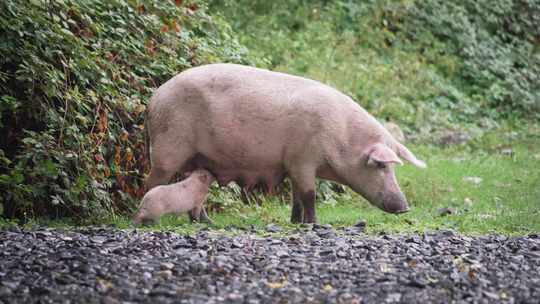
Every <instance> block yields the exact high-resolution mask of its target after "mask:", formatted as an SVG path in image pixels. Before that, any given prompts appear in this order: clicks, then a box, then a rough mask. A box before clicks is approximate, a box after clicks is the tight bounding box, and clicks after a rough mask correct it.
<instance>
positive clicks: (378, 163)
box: [376, 162, 386, 169]
mask: <svg viewBox="0 0 540 304" xmlns="http://www.w3.org/2000/svg"><path fill="white" fill-rule="evenodd" d="M376 164H377V169H384V168H386V164H385V163H383V162H376Z"/></svg>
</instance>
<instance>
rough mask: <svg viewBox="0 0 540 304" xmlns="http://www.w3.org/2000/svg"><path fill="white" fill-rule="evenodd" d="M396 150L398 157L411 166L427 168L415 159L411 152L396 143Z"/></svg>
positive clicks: (423, 163)
mask: <svg viewBox="0 0 540 304" xmlns="http://www.w3.org/2000/svg"><path fill="white" fill-rule="evenodd" d="M397 149H398V154H399V156H401V158H403V159H404V160H406V161H408V162H410V163H411V164H413V165H415V166H417V167H419V168H425V167H427V166H426V163H425V162H423V161H421V160H419V159H417V158H416V156H414V154H412V152H411V151H409V149H407V147H405V146H404V145H402V144H400V143H398V144H397Z"/></svg>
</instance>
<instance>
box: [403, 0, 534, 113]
mask: <svg viewBox="0 0 540 304" xmlns="http://www.w3.org/2000/svg"><path fill="white" fill-rule="evenodd" d="M400 19H401V20H399V19H398V20H396V19H395V18H394V20H393V21H397V22H403V23H404V26H403V28H402V30H403V31H404V32H406V33H407V38H408V39H409V40H410V41H412V42H413V43H418V44H419V45H420V47H421V48H429V47H430V46H431V45H430V41H432V39H425V38H426V37H430V38H431V37H435V38H437V40H439V41H442V42H443V43H444V48H440V49H439V51H440V53H447V54H448V53H449V54H455V55H457V56H459V57H460V58H461V59H462V60H463V62H462V64H461V65H460V66H459V73H458V74H457V75H456V76H457V77H459V79H460V81H461V82H462V84H463V88H464V89H465V90H466V91H467V93H468V94H470V95H472V96H474V95H480V96H484V97H485V99H486V101H487V103H486V106H487V107H488V109H487V111H485V112H486V113H485V114H488V115H491V116H493V117H495V118H499V117H510V116H524V117H532V118H537V119H538V118H540V26H539V25H540V1H538V0H505V1H491V0H464V1H459V2H455V1H443V0H430V1H415V4H414V5H412V6H410V8H409V9H408V11H407V13H406V14H405V15H403V16H402V17H401V18H400ZM434 60H436V58H434Z"/></svg>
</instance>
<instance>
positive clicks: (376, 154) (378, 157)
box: [367, 144, 403, 165]
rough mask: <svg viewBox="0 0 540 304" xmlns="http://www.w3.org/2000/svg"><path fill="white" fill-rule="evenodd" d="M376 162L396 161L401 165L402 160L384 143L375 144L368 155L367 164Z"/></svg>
mask: <svg viewBox="0 0 540 304" xmlns="http://www.w3.org/2000/svg"><path fill="white" fill-rule="evenodd" d="M376 163H383V164H388V163H396V164H400V165H402V164H403V162H402V161H401V160H400V159H399V157H398V156H397V155H396V153H395V152H394V151H392V150H391V149H390V148H389V147H388V146H386V145H384V144H375V145H374V146H373V147H372V149H371V151H370V152H369V156H368V161H367V164H368V165H374V164H376Z"/></svg>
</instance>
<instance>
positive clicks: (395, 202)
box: [382, 192, 409, 213]
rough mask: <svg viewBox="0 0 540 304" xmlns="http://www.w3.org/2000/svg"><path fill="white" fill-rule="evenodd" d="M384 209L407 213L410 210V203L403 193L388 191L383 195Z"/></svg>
mask: <svg viewBox="0 0 540 304" xmlns="http://www.w3.org/2000/svg"><path fill="white" fill-rule="evenodd" d="M382 201H383V209H384V211H386V212H390V213H405V212H407V211H409V204H408V203H407V200H406V199H405V196H404V195H403V194H402V193H393V192H390V193H386V194H385V195H383V200H382Z"/></svg>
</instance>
